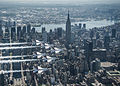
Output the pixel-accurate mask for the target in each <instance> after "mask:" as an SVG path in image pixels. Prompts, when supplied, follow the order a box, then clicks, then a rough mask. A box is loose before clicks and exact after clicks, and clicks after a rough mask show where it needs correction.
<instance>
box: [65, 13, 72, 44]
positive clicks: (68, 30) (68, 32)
mask: <svg viewBox="0 0 120 86" xmlns="http://www.w3.org/2000/svg"><path fill="white" fill-rule="evenodd" d="M66 42H67V43H66V45H69V44H70V43H71V22H70V16H69V11H68V18H67V22H66Z"/></svg>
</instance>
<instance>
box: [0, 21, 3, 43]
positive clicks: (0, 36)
mask: <svg viewBox="0 0 120 86" xmlns="http://www.w3.org/2000/svg"><path fill="white" fill-rule="evenodd" d="M2 37H3V30H2V21H0V41H1V40H2Z"/></svg>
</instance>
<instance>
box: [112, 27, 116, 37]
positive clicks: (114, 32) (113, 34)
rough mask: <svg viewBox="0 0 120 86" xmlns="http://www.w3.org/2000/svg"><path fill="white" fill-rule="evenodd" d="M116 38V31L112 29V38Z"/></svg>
mask: <svg viewBox="0 0 120 86" xmlns="http://www.w3.org/2000/svg"><path fill="white" fill-rule="evenodd" d="M115 37H116V29H112V38H115Z"/></svg>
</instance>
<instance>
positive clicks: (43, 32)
mask: <svg viewBox="0 0 120 86" xmlns="http://www.w3.org/2000/svg"><path fill="white" fill-rule="evenodd" d="M42 40H43V41H44V42H47V40H48V36H47V31H45V28H42Z"/></svg>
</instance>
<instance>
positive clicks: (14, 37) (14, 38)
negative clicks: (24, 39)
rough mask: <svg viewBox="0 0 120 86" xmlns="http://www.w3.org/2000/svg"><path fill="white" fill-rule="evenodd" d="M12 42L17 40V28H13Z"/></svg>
mask: <svg viewBox="0 0 120 86" xmlns="http://www.w3.org/2000/svg"><path fill="white" fill-rule="evenodd" d="M11 40H12V41H15V40H16V29H15V27H12V28H11Z"/></svg>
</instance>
